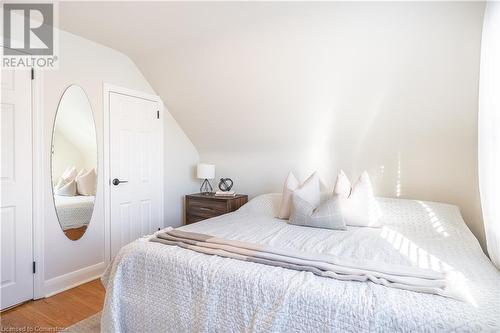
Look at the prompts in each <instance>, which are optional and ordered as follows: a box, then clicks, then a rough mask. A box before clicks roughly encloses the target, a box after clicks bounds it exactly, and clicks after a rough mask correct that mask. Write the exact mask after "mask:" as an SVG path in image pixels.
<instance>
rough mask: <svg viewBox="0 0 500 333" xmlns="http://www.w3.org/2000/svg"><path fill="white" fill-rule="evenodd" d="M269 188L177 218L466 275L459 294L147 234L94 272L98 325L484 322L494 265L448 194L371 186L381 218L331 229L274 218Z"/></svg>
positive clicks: (494, 303)
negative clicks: (226, 253) (155, 239)
mask: <svg viewBox="0 0 500 333" xmlns="http://www.w3.org/2000/svg"><path fill="white" fill-rule="evenodd" d="M279 200H280V196H279V195H264V196H261V197H258V198H256V199H253V200H252V201H250V202H249V203H248V204H247V205H245V206H243V207H242V208H241V209H239V210H238V211H236V212H234V213H230V214H226V215H223V216H220V217H216V218H213V219H209V220H205V221H202V222H199V223H195V224H191V225H188V226H184V227H182V228H180V229H181V230H187V231H193V232H201V233H207V234H211V235H214V236H216V237H221V238H226V239H236V240H241V241H246V242H252V243H260V244H264V245H270V246H276V247H281V248H289V249H294V250H302V251H307V252H313V253H314V252H316V253H322V254H333V255H337V256H345V257H349V258H358V259H370V260H379V261H381V262H384V263H394V264H406V265H410V266H418V267H424V268H430V269H434V270H438V271H444V272H446V271H455V272H458V273H460V274H463V277H464V279H465V280H466V285H465V286H464V293H466V294H467V295H468V298H467V299H468V301H457V300H454V299H450V298H445V297H442V296H437V295H430V294H422V293H417V292H412V291H406V290H400V289H394V288H388V287H384V286H380V285H376V284H373V283H370V282H354V281H340V280H335V279H329V278H324V277H319V276H315V275H313V274H312V273H310V272H298V271H292V270H288V269H285V268H280V267H272V266H266V265H262V264H258V263H251V262H244V261H239V260H234V259H229V258H221V257H218V256H209V255H206V254H202V253H197V252H193V251H190V250H187V249H182V248H179V247H175V246H166V245H163V244H158V243H152V242H149V241H148V237H145V238H142V239H139V240H137V241H135V242H133V243H131V244H129V245H127V246H125V247H124V248H122V249H121V251H120V252H119V254H118V255H117V256H116V258H115V259H114V261H113V262H112V263H111V265H110V266H109V267H108V269H107V270H106V272H105V274H104V276H103V278H102V281H103V283H104V285H105V287H106V300H105V306H104V309H103V314H102V321H101V325H102V326H101V327H102V329H103V331H104V332H160V331H162V332H242V331H250V332H289V331H294V332H312V331H316V332H333V331H347V332H389V331H398V332H435V331H464V332H480V331H484V332H495V331H499V330H500V318H499V309H500V288H499V287H500V272H499V271H497V270H496V269H495V268H494V267H493V265H492V264H491V263H490V261H489V260H488V258H487V257H486V256H485V255H484V254H483V252H482V250H481V248H480V246H479V243H478V242H477V240H476V239H475V238H474V236H473V235H472V233H471V232H470V231H469V230H468V228H467V226H466V225H465V223H464V222H463V219H462V217H461V215H460V212H459V209H458V208H457V207H456V206H452V205H447V204H440V203H432V202H423V201H415V200H401V199H384V198H379V199H378V201H379V203H380V206H381V209H382V212H383V223H384V227H382V228H348V230H346V231H335V230H326V229H318V228H308V227H301V226H294V225H289V224H287V223H286V221H283V220H279V219H276V218H274V216H276V213H277V206H278V205H279Z"/></svg>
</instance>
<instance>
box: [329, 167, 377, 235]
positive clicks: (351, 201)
mask: <svg viewBox="0 0 500 333" xmlns="http://www.w3.org/2000/svg"><path fill="white" fill-rule="evenodd" d="M338 197H339V199H341V207H342V214H343V216H344V219H345V223H346V225H349V226H353V227H380V226H382V223H381V219H380V218H381V216H382V213H381V211H380V207H379V205H378V203H377V200H376V199H375V195H374V194H373V187H372V184H371V181H370V176H369V175H368V172H366V171H364V172H363V173H362V174H361V176H360V177H359V179H358V181H357V182H356V184H354V186H353V187H352V190H351V194H350V196H349V197H348V198H345V197H343V196H341V195H338Z"/></svg>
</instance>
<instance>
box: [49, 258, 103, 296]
mask: <svg viewBox="0 0 500 333" xmlns="http://www.w3.org/2000/svg"><path fill="white" fill-rule="evenodd" d="M105 269H106V263H105V262H100V263H98V264H95V265H92V266H88V267H85V268H82V269H79V270H77V271H74V272H70V273H67V274H64V275H61V276H57V277H55V278H52V279H49V280H46V281H45V283H44V285H45V286H44V289H45V297H49V296H52V295H55V294H59V293H60V292H63V291H65V290H68V289H71V288H74V287H77V286H79V285H81V284H84V283H86V282H89V281H92V280H95V279H97V278H99V277H101V275H102V273H104V270H105Z"/></svg>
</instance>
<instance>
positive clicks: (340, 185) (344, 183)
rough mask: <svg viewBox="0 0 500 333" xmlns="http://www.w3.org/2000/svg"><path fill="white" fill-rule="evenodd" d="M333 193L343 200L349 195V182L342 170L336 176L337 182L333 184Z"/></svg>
mask: <svg viewBox="0 0 500 333" xmlns="http://www.w3.org/2000/svg"><path fill="white" fill-rule="evenodd" d="M333 193H334V194H336V195H340V196H342V197H344V198H348V197H349V195H350V194H351V182H350V181H349V178H347V176H346V174H345V173H344V170H340V172H339V174H338V175H337V182H336V183H335V188H334V189H333Z"/></svg>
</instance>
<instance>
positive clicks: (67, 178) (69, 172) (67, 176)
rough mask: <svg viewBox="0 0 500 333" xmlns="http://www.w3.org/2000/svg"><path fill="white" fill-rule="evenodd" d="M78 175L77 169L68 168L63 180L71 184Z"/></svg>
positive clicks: (62, 176)
mask: <svg viewBox="0 0 500 333" xmlns="http://www.w3.org/2000/svg"><path fill="white" fill-rule="evenodd" d="M76 175H77V172H76V168H75V167H74V166H71V167H67V168H66V170H64V172H63V174H62V175H61V178H62V179H63V180H64V181H65V182H66V183H69V182H70V181H72V180H75V178H76Z"/></svg>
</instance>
